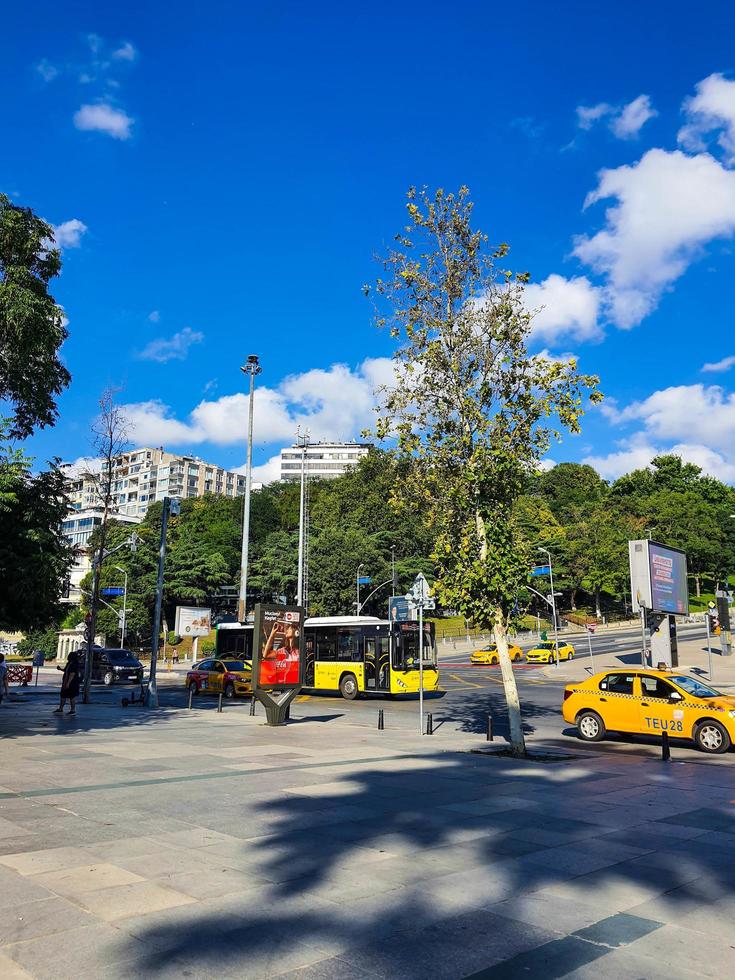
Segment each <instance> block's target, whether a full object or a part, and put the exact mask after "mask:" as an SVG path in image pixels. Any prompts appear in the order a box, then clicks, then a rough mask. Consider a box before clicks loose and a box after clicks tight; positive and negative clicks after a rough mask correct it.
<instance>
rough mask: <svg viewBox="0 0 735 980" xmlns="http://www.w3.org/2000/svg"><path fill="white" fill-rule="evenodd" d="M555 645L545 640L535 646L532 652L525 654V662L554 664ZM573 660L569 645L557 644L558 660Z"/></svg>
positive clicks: (572, 650) (572, 649) (571, 647)
mask: <svg viewBox="0 0 735 980" xmlns="http://www.w3.org/2000/svg"><path fill="white" fill-rule="evenodd" d="M555 646H556V644H555V643H554V641H553V640H546V641H544V642H543V643H539V644H538V646H535V647H534V648H533V650H529V651H528V653H527V654H526V660H527V661H528V663H529V664H555V663H556V653H555V651H554V647H555ZM573 659H574V647H573V646H572V644H571V643H560V644H559V660H573Z"/></svg>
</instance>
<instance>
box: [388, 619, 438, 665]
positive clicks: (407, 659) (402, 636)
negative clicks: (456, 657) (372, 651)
mask: <svg viewBox="0 0 735 980" xmlns="http://www.w3.org/2000/svg"><path fill="white" fill-rule="evenodd" d="M395 626H396V631H397V637H396V643H395V644H394V648H393V651H394V652H393V667H394V669H395V670H418V669H419V624H418V623H415V622H410V623H396V624H395ZM423 659H424V667H435V666H436V645H435V643H434V624H433V623H424V647H423Z"/></svg>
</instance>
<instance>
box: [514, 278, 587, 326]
mask: <svg viewBox="0 0 735 980" xmlns="http://www.w3.org/2000/svg"><path fill="white" fill-rule="evenodd" d="M601 294H602V291H601V290H600V289H599V288H598V287H596V286H593V285H592V283H591V282H590V281H589V279H587V278H586V277H585V276H578V277H575V278H572V279H565V278H564V276H559V275H557V274H556V273H554V274H552V275H550V276H549V277H548V278H547V279H544V281H543V282H541V283H529V284H528V285H527V286H526V287H525V288H524V291H523V295H524V302H525V305H526V308H527V309H528V310H530V311H533V310H538V313H536V315H535V316H534V318H533V320H532V321H531V336H532V337H533V338H534V339H535V340H541V341H545V342H547V343H553V342H555V341H558V339H559V338H560V337H561V336H568V337H573V338H574V339H576V340H594V339H596V338H598V337H600V336H601V330H600V327H599V324H598V315H599V311H600V300H601Z"/></svg>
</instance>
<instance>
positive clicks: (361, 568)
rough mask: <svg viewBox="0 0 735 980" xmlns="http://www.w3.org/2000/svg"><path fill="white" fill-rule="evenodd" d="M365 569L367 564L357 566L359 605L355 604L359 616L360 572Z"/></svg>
mask: <svg viewBox="0 0 735 980" xmlns="http://www.w3.org/2000/svg"><path fill="white" fill-rule="evenodd" d="M364 567H365V563H364V562H360V564H359V565H358V566H357V575H356V576H355V580H356V584H357V603H356V604H355V609H356V610H357V615H358V616H359V615H360V572H361V571H362V570H363V568H364Z"/></svg>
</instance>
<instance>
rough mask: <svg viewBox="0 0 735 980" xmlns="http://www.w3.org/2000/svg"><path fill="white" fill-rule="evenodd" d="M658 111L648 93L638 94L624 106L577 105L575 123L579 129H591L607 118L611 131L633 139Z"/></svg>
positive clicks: (604, 104) (624, 138) (600, 103)
mask: <svg viewBox="0 0 735 980" xmlns="http://www.w3.org/2000/svg"><path fill="white" fill-rule="evenodd" d="M657 115H658V113H657V112H656V110H655V109H654V108H653V106H652V105H651V98H650V96H648V95H639V96H638V98H636V99H633V101H632V102H629V103H628V104H627V105H624V106H616V105H610V103H609V102H598V104H597V105H593V106H584V105H579V106H577V125H578V126H579V128H580V129H592V127H593V126H594V124H595V123H596V122H599V121H600V120H601V119H607V121H608V126H609V128H610V130H611V132H612V133H613V134H614V135H615V136H617V138H618V139H621V140H629V139H634V138H635V137H636V136H638V134H639V133H640V131H641V129H642V128H643V127H644V126H645V124H646V123H647V122H648V120H649V119H653V117H654V116H657Z"/></svg>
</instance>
